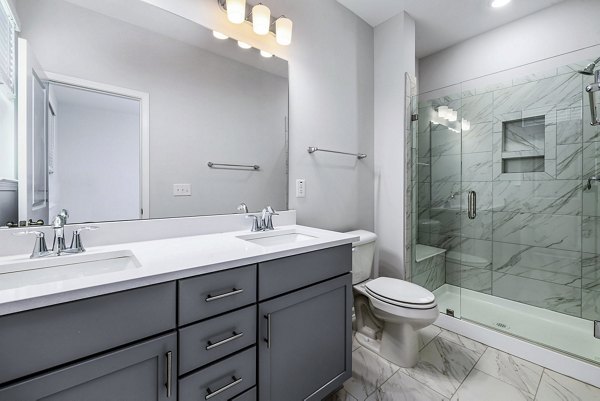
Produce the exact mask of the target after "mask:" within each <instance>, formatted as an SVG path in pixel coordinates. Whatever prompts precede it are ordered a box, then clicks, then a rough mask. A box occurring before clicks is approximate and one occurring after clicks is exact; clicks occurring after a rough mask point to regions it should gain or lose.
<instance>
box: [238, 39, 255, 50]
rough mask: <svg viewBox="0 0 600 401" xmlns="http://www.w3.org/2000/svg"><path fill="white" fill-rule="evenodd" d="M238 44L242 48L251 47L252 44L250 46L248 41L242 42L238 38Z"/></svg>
mask: <svg viewBox="0 0 600 401" xmlns="http://www.w3.org/2000/svg"><path fill="white" fill-rule="evenodd" d="M238 46H239V47H241V48H242V49H251V48H252V46H250V45H249V44H248V43H246V42H242V41H241V40H238Z"/></svg>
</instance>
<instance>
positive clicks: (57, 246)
mask: <svg viewBox="0 0 600 401" xmlns="http://www.w3.org/2000/svg"><path fill="white" fill-rule="evenodd" d="M68 218H69V212H68V211H67V210H66V209H62V210H61V211H60V213H59V214H58V215H57V216H56V217H55V218H54V220H52V228H53V229H54V241H53V242H52V250H53V251H56V254H57V255H60V254H61V252H63V251H64V250H66V249H67V245H66V243H65V224H67V219H68Z"/></svg>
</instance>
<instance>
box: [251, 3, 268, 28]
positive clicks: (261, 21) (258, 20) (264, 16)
mask: <svg viewBox="0 0 600 401" xmlns="http://www.w3.org/2000/svg"><path fill="white" fill-rule="evenodd" d="M270 28H271V10H269V7H267V6H265V5H263V4H257V5H255V6H254V7H252V30H253V31H254V33H255V34H257V35H266V34H268V33H269V31H270Z"/></svg>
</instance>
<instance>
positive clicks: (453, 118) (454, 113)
mask: <svg viewBox="0 0 600 401" xmlns="http://www.w3.org/2000/svg"><path fill="white" fill-rule="evenodd" d="M457 119H458V111H456V110H452V111H451V112H450V113H449V114H448V121H450V122H454V121H456V120H457Z"/></svg>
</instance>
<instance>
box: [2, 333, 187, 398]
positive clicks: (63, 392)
mask: <svg viewBox="0 0 600 401" xmlns="http://www.w3.org/2000/svg"><path fill="white" fill-rule="evenodd" d="M176 366H177V335H176V334H175V333H172V334H169V335H165V336H162V337H158V338H155V339H153V340H150V341H146V342H142V343H139V344H136V345H132V346H129V347H127V348H123V349H120V350H117V351H114V352H111V353H108V354H105V355H102V356H99V357H96V358H92V359H89V360H86V361H84V362H80V363H76V364H73V365H70V366H67V367H65V368H62V369H58V370H55V371H52V372H50V373H47V374H43V375H41V376H37V377H35V378H33V379H30V380H26V381H23V382H20V383H18V384H15V385H13V386H9V387H6V388H4V389H2V390H0V400H2V401H38V400H44V401H120V400H123V401H171V400H173V401H175V400H177V386H176V383H177V376H176V372H175V370H174V369H175V367H176Z"/></svg>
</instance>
